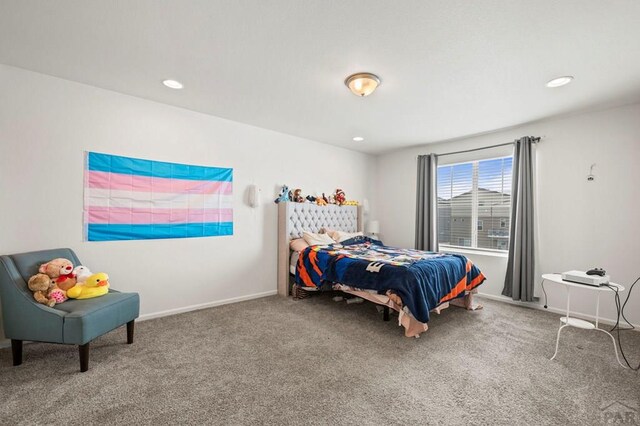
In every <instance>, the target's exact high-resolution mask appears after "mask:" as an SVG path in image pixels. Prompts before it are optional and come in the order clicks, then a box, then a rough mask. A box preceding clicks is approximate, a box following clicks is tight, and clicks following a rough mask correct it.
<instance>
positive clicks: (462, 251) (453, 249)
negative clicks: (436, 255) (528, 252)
mask: <svg viewBox="0 0 640 426" xmlns="http://www.w3.org/2000/svg"><path fill="white" fill-rule="evenodd" d="M440 251H441V252H444V253H456V254H471V255H476V256H488V257H503V258H505V259H506V258H508V257H509V253H508V252H506V251H504V252H503V251H493V250H482V249H468V248H461V247H452V246H445V245H441V246H440Z"/></svg>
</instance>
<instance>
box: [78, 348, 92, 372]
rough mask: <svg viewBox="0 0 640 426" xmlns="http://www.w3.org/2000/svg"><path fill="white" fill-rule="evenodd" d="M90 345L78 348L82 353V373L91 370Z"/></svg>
mask: <svg viewBox="0 0 640 426" xmlns="http://www.w3.org/2000/svg"><path fill="white" fill-rule="evenodd" d="M89 344H90V343H85V344H84V345H80V346H78V350H79V352H80V372H81V373H84V372H85V371H87V370H88V369H89Z"/></svg>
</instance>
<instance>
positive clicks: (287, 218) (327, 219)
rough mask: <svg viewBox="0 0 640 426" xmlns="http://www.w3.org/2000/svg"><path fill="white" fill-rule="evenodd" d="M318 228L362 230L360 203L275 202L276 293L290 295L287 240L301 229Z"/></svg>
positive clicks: (296, 236) (295, 235) (292, 237)
mask: <svg viewBox="0 0 640 426" xmlns="http://www.w3.org/2000/svg"><path fill="white" fill-rule="evenodd" d="M321 228H329V229H335V230H338V231H344V232H358V231H362V230H363V229H364V223H363V208H362V206H337V205H333V204H330V205H328V206H318V205H316V204H312V203H293V202H288V203H279V204H278V294H279V295H280V296H285V297H286V296H288V295H289V255H290V253H289V242H290V241H291V240H292V239H294V238H302V232H303V231H311V232H319V231H320V229H321Z"/></svg>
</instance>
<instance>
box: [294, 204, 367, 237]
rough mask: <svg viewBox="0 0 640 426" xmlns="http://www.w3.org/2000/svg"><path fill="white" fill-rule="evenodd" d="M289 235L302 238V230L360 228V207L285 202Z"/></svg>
mask: <svg viewBox="0 0 640 426" xmlns="http://www.w3.org/2000/svg"><path fill="white" fill-rule="evenodd" d="M285 204H286V216H287V235H288V236H289V238H290V239H294V238H301V237H302V231H311V232H320V229H322V228H329V229H335V230H338V231H344V232H356V231H357V230H358V207H356V206H336V205H328V206H318V205H315V204H311V203H285Z"/></svg>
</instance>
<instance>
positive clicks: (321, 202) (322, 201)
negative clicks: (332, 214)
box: [316, 194, 327, 206]
mask: <svg viewBox="0 0 640 426" xmlns="http://www.w3.org/2000/svg"><path fill="white" fill-rule="evenodd" d="M316 204H317V205H319V206H326V205H327V200H325V199H324V194H322V197H318V198H316Z"/></svg>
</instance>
